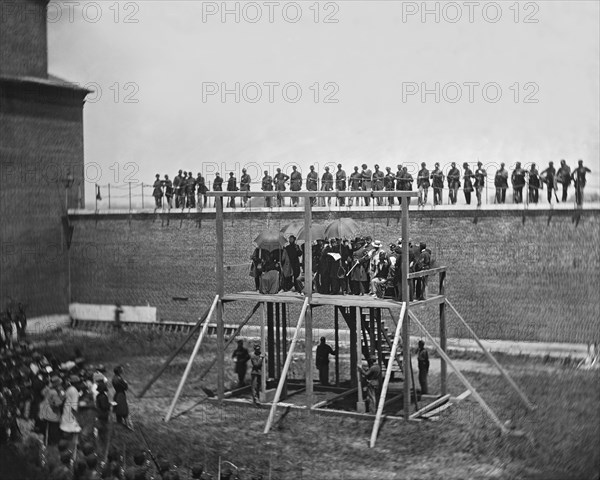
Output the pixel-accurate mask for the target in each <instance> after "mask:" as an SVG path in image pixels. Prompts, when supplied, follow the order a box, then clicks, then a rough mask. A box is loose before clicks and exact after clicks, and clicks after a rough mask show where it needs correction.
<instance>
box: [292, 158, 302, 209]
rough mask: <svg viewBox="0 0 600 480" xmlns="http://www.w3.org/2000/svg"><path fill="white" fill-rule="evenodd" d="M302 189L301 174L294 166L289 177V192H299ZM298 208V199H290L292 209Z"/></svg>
mask: <svg viewBox="0 0 600 480" xmlns="http://www.w3.org/2000/svg"><path fill="white" fill-rule="evenodd" d="M301 189H302V174H301V173H300V172H299V171H298V169H297V167H296V165H294V166H293V167H292V173H291V175H290V190H291V191H292V192H299V191H300V190H301ZM297 206H298V197H292V207H297Z"/></svg>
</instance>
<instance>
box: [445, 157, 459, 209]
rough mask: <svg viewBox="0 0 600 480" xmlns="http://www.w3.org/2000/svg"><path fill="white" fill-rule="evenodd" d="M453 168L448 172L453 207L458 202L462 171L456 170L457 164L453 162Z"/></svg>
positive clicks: (449, 191)
mask: <svg viewBox="0 0 600 480" xmlns="http://www.w3.org/2000/svg"><path fill="white" fill-rule="evenodd" d="M451 166H452V168H451V169H450V171H449V172H448V196H449V197H450V202H452V205H455V204H456V201H457V200H458V189H459V188H460V171H459V170H458V168H456V163H454V162H452V164H451Z"/></svg>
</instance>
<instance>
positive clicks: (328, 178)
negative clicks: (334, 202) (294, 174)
mask: <svg viewBox="0 0 600 480" xmlns="http://www.w3.org/2000/svg"><path fill="white" fill-rule="evenodd" d="M332 190H333V175H332V174H331V173H330V172H329V167H325V173H324V174H323V176H322V177H321V191H322V192H331V191H332ZM319 203H320V204H321V206H323V207H325V206H326V205H331V197H322V198H321V201H320V202H319Z"/></svg>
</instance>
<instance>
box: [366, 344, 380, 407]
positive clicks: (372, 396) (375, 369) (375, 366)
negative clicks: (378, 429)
mask: <svg viewBox="0 0 600 480" xmlns="http://www.w3.org/2000/svg"><path fill="white" fill-rule="evenodd" d="M370 364H371V366H370V367H369V368H368V369H362V370H361V372H362V374H363V376H364V378H365V380H366V382H367V408H368V411H369V412H370V413H376V412H377V403H378V400H379V382H380V380H381V368H380V367H379V363H378V362H377V357H375V356H373V357H371V361H370Z"/></svg>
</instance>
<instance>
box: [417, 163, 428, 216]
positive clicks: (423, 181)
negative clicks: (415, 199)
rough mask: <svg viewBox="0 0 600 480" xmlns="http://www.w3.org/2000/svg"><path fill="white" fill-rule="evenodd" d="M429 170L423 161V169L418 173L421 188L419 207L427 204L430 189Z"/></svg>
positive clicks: (418, 186)
mask: <svg viewBox="0 0 600 480" xmlns="http://www.w3.org/2000/svg"><path fill="white" fill-rule="evenodd" d="M429 185H430V184H429V170H427V165H426V164H425V162H422V163H421V170H419V173H417V188H418V189H419V207H424V206H425V205H426V204H427V192H428V191H429Z"/></svg>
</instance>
